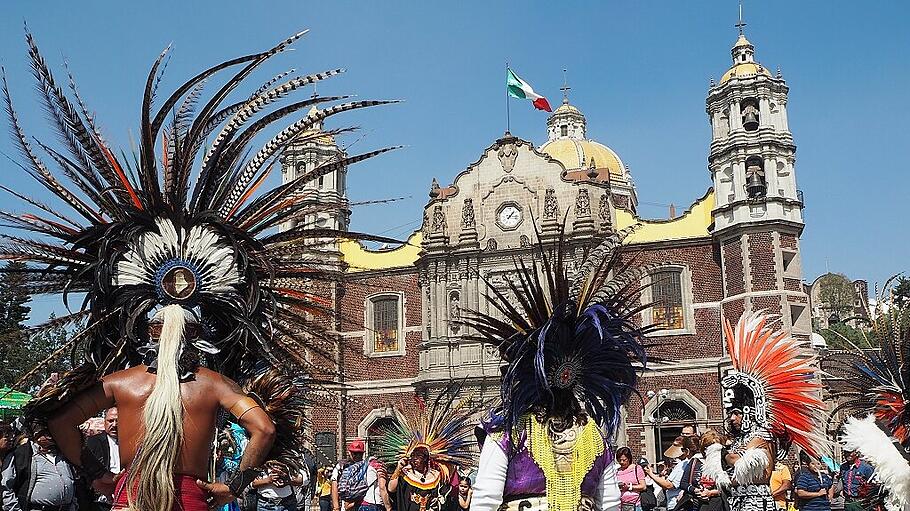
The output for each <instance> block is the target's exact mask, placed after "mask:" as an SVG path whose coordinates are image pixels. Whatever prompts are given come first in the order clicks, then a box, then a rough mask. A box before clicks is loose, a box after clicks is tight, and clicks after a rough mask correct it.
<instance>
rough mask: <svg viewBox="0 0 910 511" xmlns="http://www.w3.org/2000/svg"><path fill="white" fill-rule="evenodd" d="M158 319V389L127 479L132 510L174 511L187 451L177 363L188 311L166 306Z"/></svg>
mask: <svg viewBox="0 0 910 511" xmlns="http://www.w3.org/2000/svg"><path fill="white" fill-rule="evenodd" d="M156 316H163V319H164V323H163V325H162V328H161V336H160V338H159V340H158V368H157V371H156V376H155V387H154V388H153V389H152V393H151V394H150V395H149V397H148V400H146V402H145V408H144V409H143V410H142V423H143V425H144V426H145V438H144V439H143V440H142V443H141V446H140V447H139V451H138V452H137V453H136V459H135V460H134V461H133V464H132V466H131V468H130V471H129V478H128V479H127V490H126V491H127V499H128V500H129V503H130V506H129V509H130V510H133V511H170V510H171V509H173V508H174V501H175V499H176V490H175V488H174V473H175V472H174V470H175V467H176V464H177V459H178V457H179V456H180V450H181V447H182V446H183V402H182V400H181V396H180V374H179V369H178V359H179V357H180V352H181V349H180V348H181V346H182V343H183V335H184V328H185V326H186V317H185V311H184V309H183V307H181V306H179V305H168V306H167V307H164V308H163V309H162V310H161V311H159V313H158V314H157V315H156Z"/></svg>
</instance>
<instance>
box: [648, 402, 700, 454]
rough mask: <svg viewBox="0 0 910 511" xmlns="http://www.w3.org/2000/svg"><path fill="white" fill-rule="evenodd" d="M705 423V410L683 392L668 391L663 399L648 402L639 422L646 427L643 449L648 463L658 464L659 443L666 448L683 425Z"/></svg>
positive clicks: (661, 451) (660, 451)
mask: <svg viewBox="0 0 910 511" xmlns="http://www.w3.org/2000/svg"><path fill="white" fill-rule="evenodd" d="M658 405H659V406H660V414H658ZM663 419H667V420H666V421H664V420H663ZM707 419H708V406H707V405H706V404H705V403H703V402H702V401H701V400H700V399H698V398H697V397H695V395H694V394H692V393H691V392H689V391H688V390H686V389H669V391H668V392H667V395H666V396H665V397H660V399H658V398H657V397H654V398H651V399H649V400H648V402H647V403H645V406H644V408H643V409H642V420H641V422H642V424H644V425H645V426H644V430H645V449H646V455H647V457H648V459H649V460H652V461H660V457H661V456H662V454H663V449H660V450H658V447H657V443H658V441H660V442H661V445H666V446H669V444H672V443H673V439H674V438H675V437H676V436H677V435H678V434H679V430H681V429H682V426H683V425H684V424H687V423H690V422H694V423H696V424H704V423H705V422H706V421H707ZM671 435H672V436H671ZM664 448H665V447H664Z"/></svg>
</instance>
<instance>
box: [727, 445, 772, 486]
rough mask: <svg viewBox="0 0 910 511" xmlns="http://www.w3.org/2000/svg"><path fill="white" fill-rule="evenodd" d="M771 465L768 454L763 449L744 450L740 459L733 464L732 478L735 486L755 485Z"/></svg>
mask: <svg viewBox="0 0 910 511" xmlns="http://www.w3.org/2000/svg"><path fill="white" fill-rule="evenodd" d="M770 465H771V460H770V459H769V458H768V453H767V452H766V451H765V450H764V449H757V448H752V449H746V451H745V452H744V453H743V454H742V457H740V458H739V460H737V462H736V463H734V464H733V478H734V479H735V480H736V484H739V485H743V484H756V483H758V482H760V481H761V480H762V479H763V478H764V475H765V471H766V470H768V467H769V466H770Z"/></svg>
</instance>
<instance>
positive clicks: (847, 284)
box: [818, 273, 856, 319]
mask: <svg viewBox="0 0 910 511" xmlns="http://www.w3.org/2000/svg"><path fill="white" fill-rule="evenodd" d="M818 286H819V291H818V298H819V300H820V301H821V302H822V303H823V304H824V305H823V306H822V307H823V308H824V309H826V310H828V311H830V312H831V313H832V314H837V315H838V316H839V317H840V318H841V319H844V318H847V317H850V316H852V315H853V314H852V313H853V307H854V304H855V303H856V288H855V287H853V282H851V281H850V279H848V278H847V276H846V275H842V274H840V273H829V274H827V275H825V276H824V277H822V278H821V281H820V282H819V283H818Z"/></svg>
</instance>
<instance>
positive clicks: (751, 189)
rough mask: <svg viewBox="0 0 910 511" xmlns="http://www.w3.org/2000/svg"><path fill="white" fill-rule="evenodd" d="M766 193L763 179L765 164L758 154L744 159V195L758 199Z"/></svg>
mask: <svg viewBox="0 0 910 511" xmlns="http://www.w3.org/2000/svg"><path fill="white" fill-rule="evenodd" d="M767 193H768V184H767V182H766V181H765V164H764V162H763V161H762V159H761V158H760V157H758V156H750V157H749V158H748V159H747V160H746V195H748V196H749V198H750V199H760V198H762V197H764V196H765V195H766V194H767Z"/></svg>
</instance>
